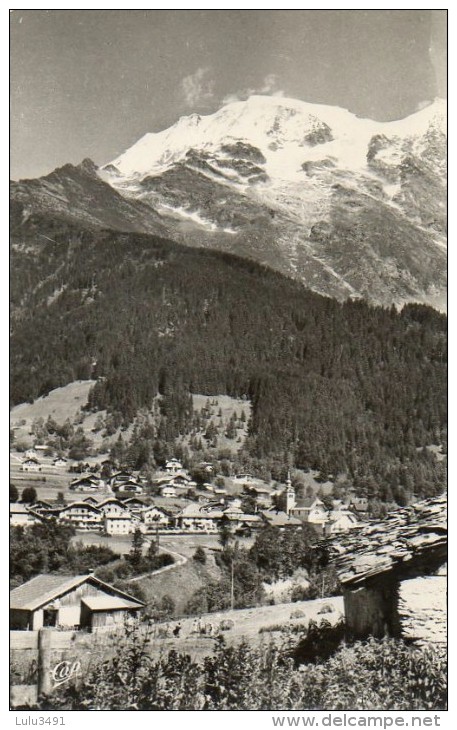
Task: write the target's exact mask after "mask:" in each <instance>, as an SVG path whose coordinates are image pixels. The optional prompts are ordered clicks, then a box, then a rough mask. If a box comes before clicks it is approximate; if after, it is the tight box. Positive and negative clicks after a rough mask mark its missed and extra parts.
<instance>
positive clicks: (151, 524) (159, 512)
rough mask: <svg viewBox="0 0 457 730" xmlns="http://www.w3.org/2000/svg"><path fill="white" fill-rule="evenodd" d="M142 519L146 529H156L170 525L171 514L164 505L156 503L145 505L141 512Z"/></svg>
mask: <svg viewBox="0 0 457 730" xmlns="http://www.w3.org/2000/svg"><path fill="white" fill-rule="evenodd" d="M140 516H141V520H142V522H143V523H144V526H145V528H146V530H155V528H156V527H169V525H170V521H171V520H170V514H169V512H167V510H165V509H163V508H162V507H157V506H156V505H155V504H152V505H150V506H149V507H145V508H144V509H143V510H142V512H141V515H140Z"/></svg>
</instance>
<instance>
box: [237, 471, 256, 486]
mask: <svg viewBox="0 0 457 730" xmlns="http://www.w3.org/2000/svg"><path fill="white" fill-rule="evenodd" d="M233 480H234V481H235V482H240V483H243V484H251V483H252V482H255V478H254V477H253V476H252V474H249V473H248V472H243V473H242V474H235V476H234V477H233Z"/></svg>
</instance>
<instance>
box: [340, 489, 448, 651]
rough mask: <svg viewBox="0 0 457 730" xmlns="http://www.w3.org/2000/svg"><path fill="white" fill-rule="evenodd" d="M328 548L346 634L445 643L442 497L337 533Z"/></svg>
mask: <svg viewBox="0 0 457 730" xmlns="http://www.w3.org/2000/svg"><path fill="white" fill-rule="evenodd" d="M330 550H331V555H333V561H334V563H335V566H336V569H337V572H338V577H339V580H340V583H341V585H342V588H343V596H344V610H345V616H346V625H347V630H348V634H349V635H350V636H353V637H355V638H358V639H365V638H367V637H368V636H375V637H377V638H382V637H384V636H391V637H401V638H405V639H409V640H414V641H433V642H443V643H444V642H445V641H446V633H447V614H446V597H447V583H446V575H445V571H446V568H445V566H446V561H447V500H446V496H445V495H442V496H440V497H433V498H431V499H426V500H423V501H421V502H416V503H415V504H413V505H411V506H410V507H405V508H403V509H398V510H396V511H395V512H393V513H392V514H390V515H388V516H387V517H386V518H385V519H384V520H381V521H379V522H376V523H370V524H369V525H367V526H366V527H364V528H362V529H361V530H357V531H356V532H350V533H347V534H346V535H338V536H337V537H335V538H333V539H332V540H331V542H330Z"/></svg>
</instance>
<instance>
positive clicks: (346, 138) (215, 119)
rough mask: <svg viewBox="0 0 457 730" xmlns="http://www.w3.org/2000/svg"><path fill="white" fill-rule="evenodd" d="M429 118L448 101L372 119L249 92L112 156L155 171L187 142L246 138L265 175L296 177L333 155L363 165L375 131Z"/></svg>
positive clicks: (439, 119) (439, 118) (438, 117)
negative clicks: (307, 166)
mask: <svg viewBox="0 0 457 730" xmlns="http://www.w3.org/2000/svg"><path fill="white" fill-rule="evenodd" d="M432 122H435V123H436V124H437V125H438V127H440V128H442V129H443V128H444V125H445V102H443V101H442V100H435V102H433V103H432V104H431V105H429V106H428V107H426V108H425V109H422V110H421V111H419V112H416V113H415V114H413V115H411V116H409V117H407V118H406V119H403V120H399V121H394V122H376V121H373V120H371V119H361V118H359V117H357V116H355V115H354V114H352V113H351V112H349V111H348V110H346V109H341V108H339V107H334V106H327V105H324V104H310V103H307V102H304V101H300V100H298V99H288V98H284V97H275V96H259V95H254V96H251V97H249V98H248V99H247V100H246V101H234V102H231V103H229V104H227V105H225V106H223V107H222V108H221V109H219V110H218V111H217V112H215V113H214V114H210V115H207V116H200V115H198V114H192V115H190V116H187V117H181V118H180V119H179V120H178V121H177V122H176V123H175V124H174V125H173V126H172V127H170V128H169V129H166V130H163V131H161V132H157V133H149V134H146V135H145V136H144V137H142V138H141V139H140V140H139V141H138V142H137V143H136V144H134V145H133V146H132V147H131V148H130V149H128V150H127V151H126V152H124V153H123V154H122V155H120V156H119V157H118V158H116V159H115V160H113V161H112V162H111V163H110V168H109V169H111V166H114V167H115V168H116V170H117V171H118V172H119V173H120V174H121V175H123V176H127V177H130V176H132V175H133V176H144V175H157V174H160V173H161V172H163V171H164V170H166V169H167V168H168V167H170V166H171V165H173V164H175V163H176V162H178V161H179V160H181V159H183V158H184V157H185V155H186V153H187V152H188V151H189V150H190V149H194V150H199V151H206V152H211V151H215V150H218V149H220V148H221V147H222V146H223V145H224V144H227V143H232V142H233V141H243V142H246V143H248V144H250V145H251V146H253V147H255V148H256V149H258V150H260V152H261V153H262V155H263V157H265V160H266V163H265V165H266V167H265V171H266V173H267V174H268V175H269V176H270V177H276V176H278V175H279V176H281V177H283V178H285V179H291V180H295V179H297V174H298V173H299V172H300V174H301V170H300V168H301V165H302V164H303V163H304V162H307V161H315V160H317V159H322V158H324V157H331V158H334V160H335V161H336V162H337V163H339V165H341V166H342V167H344V168H346V169H357V170H360V169H363V168H365V167H366V163H367V159H366V157H367V151H368V144H369V142H370V139H371V138H372V137H373V136H375V135H384V136H386V137H389V138H390V137H394V136H395V137H400V138H405V137H410V136H415V135H418V134H424V133H425V131H426V130H427V128H428V127H429V126H430V124H431V123H432Z"/></svg>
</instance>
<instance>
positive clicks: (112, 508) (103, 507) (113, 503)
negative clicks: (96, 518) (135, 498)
mask: <svg viewBox="0 0 457 730" xmlns="http://www.w3.org/2000/svg"><path fill="white" fill-rule="evenodd" d="M96 506H97V508H98V509H99V510H100V511H101V512H103V514H104V515H105V517H113V516H118V515H125V514H128V510H127V509H126V506H125V505H124V504H123V503H122V502H121V501H120V500H118V499H116V497H108V498H107V499H104V500H103V501H102V502H98V504H97V505H96Z"/></svg>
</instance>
